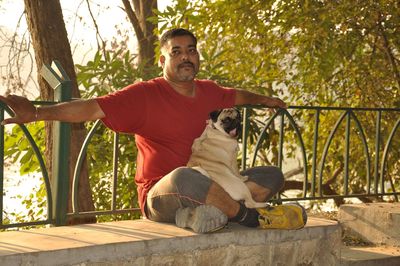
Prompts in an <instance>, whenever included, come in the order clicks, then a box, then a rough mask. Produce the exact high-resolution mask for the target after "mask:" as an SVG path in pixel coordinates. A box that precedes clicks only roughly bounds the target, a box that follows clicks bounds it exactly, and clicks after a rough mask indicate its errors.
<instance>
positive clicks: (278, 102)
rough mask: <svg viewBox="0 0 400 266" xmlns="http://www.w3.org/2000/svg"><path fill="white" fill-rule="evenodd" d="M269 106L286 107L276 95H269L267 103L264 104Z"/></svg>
mask: <svg viewBox="0 0 400 266" xmlns="http://www.w3.org/2000/svg"><path fill="white" fill-rule="evenodd" d="M265 105H267V106H268V107H270V108H284V109H286V108H287V105H286V103H285V102H284V101H282V100H281V99H279V98H276V97H269V99H268V100H267V103H266V104H265Z"/></svg>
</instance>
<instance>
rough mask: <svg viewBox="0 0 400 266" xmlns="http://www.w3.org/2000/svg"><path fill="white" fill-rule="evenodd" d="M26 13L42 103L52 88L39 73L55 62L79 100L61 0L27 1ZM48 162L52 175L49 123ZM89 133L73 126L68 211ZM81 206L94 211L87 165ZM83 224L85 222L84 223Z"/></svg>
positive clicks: (48, 126)
mask: <svg viewBox="0 0 400 266" xmlns="http://www.w3.org/2000/svg"><path fill="white" fill-rule="evenodd" d="M24 2H25V13H26V18H27V22H28V27H29V31H30V34H31V38H32V45H33V48H34V50H35V60H36V66H37V69H38V83H39V87H40V96H41V98H42V99H43V100H53V89H52V88H51V87H50V86H49V85H48V84H47V82H46V81H45V80H44V79H43V78H42V77H41V76H40V73H39V70H40V69H41V67H42V66H43V65H44V64H51V62H52V61H53V60H58V61H60V63H61V65H62V67H63V68H64V69H65V71H66V73H67V75H68V76H69V78H70V79H71V81H72V97H73V98H80V93H79V90H78V84H77V81H76V73H75V69H74V62H73V59H72V54H71V47H70V45H69V41H68V37H67V31H66V29H65V24H64V19H63V15H62V11H61V6H60V2H59V0H35V1H31V0H24ZM45 129H46V159H47V165H48V170H49V173H51V169H52V165H51V158H52V123H51V122H48V123H46V127H45ZM85 134H86V131H85V128H84V125H83V124H72V130H71V147H70V152H71V155H70V158H69V170H70V189H69V199H68V212H70V211H71V210H72V208H71V206H72V205H71V185H72V174H73V172H74V170H73V169H74V166H75V163H76V158H77V156H78V153H79V150H80V147H81V146H82V142H83V139H84V136H85ZM78 195H79V203H80V204H79V205H80V210H81V211H89V210H93V209H94V205H93V200H92V196H91V190H90V186H89V178H88V170H87V165H86V163H84V165H83V167H82V172H81V176H80V183H79V193H78ZM84 220H86V222H90V221H94V219H93V217H89V219H84ZM78 222H79V220H74V221H69V223H78ZM81 222H84V221H81Z"/></svg>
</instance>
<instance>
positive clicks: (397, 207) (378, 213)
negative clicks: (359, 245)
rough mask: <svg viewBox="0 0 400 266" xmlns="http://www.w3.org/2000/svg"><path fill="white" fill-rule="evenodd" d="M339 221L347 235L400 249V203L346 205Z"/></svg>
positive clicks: (340, 209) (340, 211) (342, 206)
mask: <svg viewBox="0 0 400 266" xmlns="http://www.w3.org/2000/svg"><path fill="white" fill-rule="evenodd" d="M338 220H339V223H340V225H341V226H342V228H343V229H344V230H345V231H346V234H354V235H355V236H357V237H360V238H362V239H363V240H365V241H367V242H371V243H373V244H375V245H387V246H397V247H400V203H365V204H344V205H341V206H340V208H339V214H338ZM399 265H400V264H399Z"/></svg>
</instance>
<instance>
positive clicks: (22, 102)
mask: <svg viewBox="0 0 400 266" xmlns="http://www.w3.org/2000/svg"><path fill="white" fill-rule="evenodd" d="M0 101H2V102H4V103H5V104H7V105H8V106H9V107H10V108H11V109H12V111H13V112H14V116H13V117H11V118H7V119H4V121H2V122H1V124H2V125H6V124H12V123H15V124H23V123H28V122H32V121H36V119H37V117H36V116H37V110H36V108H35V106H34V105H33V104H32V103H31V102H30V101H29V100H28V99H26V98H25V97H21V96H17V95H12V94H10V95H8V96H7V97H4V96H1V95H0Z"/></svg>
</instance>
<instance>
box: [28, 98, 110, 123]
mask: <svg viewBox="0 0 400 266" xmlns="http://www.w3.org/2000/svg"><path fill="white" fill-rule="evenodd" d="M103 117H104V113H103V111H102V110H101V108H100V106H99V105H98V103H97V101H96V100H94V99H90V100H75V101H71V102H67V103H60V104H56V105H48V106H42V107H38V108H37V110H36V120H38V121H39V120H57V121H63V122H72V123H73V122H84V121H92V120H96V119H100V118H103Z"/></svg>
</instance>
